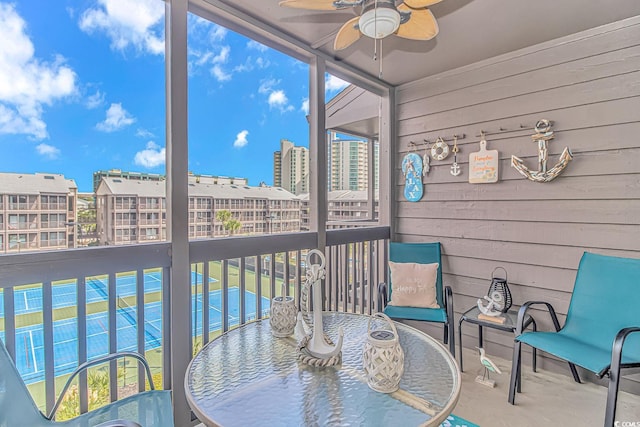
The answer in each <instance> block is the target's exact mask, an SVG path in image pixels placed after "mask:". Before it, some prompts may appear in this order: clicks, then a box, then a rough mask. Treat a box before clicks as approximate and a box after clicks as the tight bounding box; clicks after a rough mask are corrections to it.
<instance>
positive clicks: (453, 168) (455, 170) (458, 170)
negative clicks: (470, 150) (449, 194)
mask: <svg viewBox="0 0 640 427" xmlns="http://www.w3.org/2000/svg"><path fill="white" fill-rule="evenodd" d="M451 151H452V152H453V164H452V165H451V175H453V176H458V175H460V174H461V173H462V168H461V167H460V165H459V164H458V152H459V151H460V149H459V148H458V135H454V136H453V149H452V150H451Z"/></svg>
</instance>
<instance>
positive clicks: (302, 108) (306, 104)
mask: <svg viewBox="0 0 640 427" xmlns="http://www.w3.org/2000/svg"><path fill="white" fill-rule="evenodd" d="M300 111H302V112H303V113H304V114H309V98H305V99H303V100H302V105H301V106H300Z"/></svg>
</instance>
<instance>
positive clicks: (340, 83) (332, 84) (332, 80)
mask: <svg viewBox="0 0 640 427" xmlns="http://www.w3.org/2000/svg"><path fill="white" fill-rule="evenodd" d="M347 86H349V83H347V82H345V81H344V80H342V79H339V78H338V77H336V76H332V75H331V74H328V75H327V76H326V78H325V79H324V87H325V89H326V90H327V91H328V92H337V91H340V90H342V89H344V88H345V87H347Z"/></svg>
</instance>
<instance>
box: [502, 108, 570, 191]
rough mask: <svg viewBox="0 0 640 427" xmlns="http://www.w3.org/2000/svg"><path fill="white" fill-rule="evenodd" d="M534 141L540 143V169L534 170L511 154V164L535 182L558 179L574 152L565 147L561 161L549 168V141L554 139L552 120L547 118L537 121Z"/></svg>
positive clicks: (533, 136)
mask: <svg viewBox="0 0 640 427" xmlns="http://www.w3.org/2000/svg"><path fill="white" fill-rule="evenodd" d="M531 137H532V138H533V140H534V142H537V143H538V170H537V171H532V170H530V169H529V168H528V167H526V166H525V164H524V161H523V160H522V159H521V158H520V157H517V156H511V166H513V167H514V168H515V169H516V170H517V171H518V172H520V174H521V175H522V176H524V177H525V178H527V179H528V180H530V181H533V182H549V181H553V180H554V179H556V177H557V176H558V175H560V174H561V173H562V171H563V170H564V169H565V168H566V167H567V165H568V164H569V162H570V161H571V160H572V159H573V154H571V150H569V147H564V150H563V151H562V154H560V161H559V162H558V163H556V165H555V166H553V167H552V168H551V169H547V160H548V159H549V153H548V152H549V147H548V143H549V141H551V140H552V139H553V131H552V130H551V122H550V121H549V120H547V119H542V120H539V121H538V123H536V134H535V135H532V136H531Z"/></svg>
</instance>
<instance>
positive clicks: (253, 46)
mask: <svg viewBox="0 0 640 427" xmlns="http://www.w3.org/2000/svg"><path fill="white" fill-rule="evenodd" d="M247 48H248V49H254V50H257V51H260V52H266V51H267V49H269V48H268V47H267V46H265V45H263V44H262V43H258V42H257V41H255V40H249V42H248V43H247Z"/></svg>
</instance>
